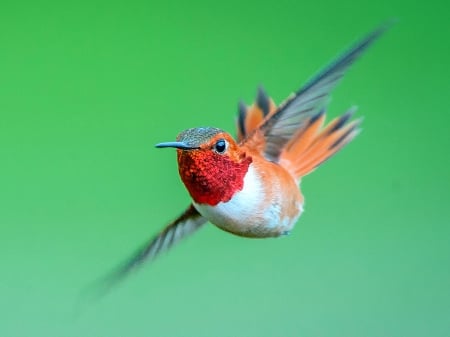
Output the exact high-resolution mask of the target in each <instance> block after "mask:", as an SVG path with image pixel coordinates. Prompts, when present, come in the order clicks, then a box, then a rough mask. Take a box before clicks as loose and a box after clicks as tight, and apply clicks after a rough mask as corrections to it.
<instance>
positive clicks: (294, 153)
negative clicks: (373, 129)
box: [279, 107, 362, 178]
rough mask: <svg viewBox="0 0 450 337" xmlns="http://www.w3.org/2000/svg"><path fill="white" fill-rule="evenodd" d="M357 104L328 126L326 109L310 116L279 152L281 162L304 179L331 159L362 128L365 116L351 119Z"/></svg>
mask: <svg viewBox="0 0 450 337" xmlns="http://www.w3.org/2000/svg"><path fill="white" fill-rule="evenodd" d="M355 111H356V107H353V108H351V109H350V110H349V111H348V112H346V113H345V114H344V115H342V116H340V117H337V118H336V119H334V120H332V121H331V122H330V123H328V124H327V125H326V126H325V127H323V124H324V122H325V110H322V111H321V112H319V113H318V114H317V115H315V116H313V117H311V118H310V120H309V121H308V123H305V126H304V127H303V128H301V129H300V130H298V131H297V133H296V134H294V136H293V137H292V139H291V140H290V141H289V143H288V144H287V145H286V147H285V148H284V149H283V151H282V153H281V155H280V161H279V163H280V165H282V166H284V167H285V168H286V169H288V170H289V171H290V172H291V173H292V174H293V175H294V176H295V177H296V178H301V177H303V176H305V175H307V174H309V173H311V172H312V171H314V169H315V168H317V167H318V166H319V165H320V164H322V163H323V162H325V161H326V160H327V159H329V158H331V157H332V156H333V155H334V154H335V153H337V152H338V151H339V150H341V149H342V148H343V147H344V146H345V145H347V144H348V143H349V142H350V141H351V140H352V139H353V138H355V137H356V135H358V133H359V132H360V131H361V129H360V128H359V126H360V124H361V121H362V119H361V118H360V119H357V120H354V121H352V122H349V121H350V119H351V117H352V116H353V114H354V112H355Z"/></svg>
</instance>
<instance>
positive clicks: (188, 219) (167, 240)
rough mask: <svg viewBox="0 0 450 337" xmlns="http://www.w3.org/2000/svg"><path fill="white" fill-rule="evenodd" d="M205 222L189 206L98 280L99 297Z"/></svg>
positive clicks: (192, 207)
mask: <svg viewBox="0 0 450 337" xmlns="http://www.w3.org/2000/svg"><path fill="white" fill-rule="evenodd" d="M206 222H207V220H206V219H205V218H204V217H203V216H201V215H200V213H198V212H197V210H196V209H195V208H194V206H192V205H190V206H189V207H188V209H187V210H186V211H185V212H184V213H183V214H182V215H181V216H179V217H178V218H177V219H176V220H174V221H173V222H172V223H171V224H169V225H168V226H167V227H165V228H164V229H163V230H162V231H161V232H160V233H159V234H157V235H156V236H154V237H153V238H152V239H150V241H149V242H148V243H147V244H145V245H144V247H142V248H141V249H140V250H139V251H138V252H137V253H135V254H134V255H132V256H131V258H129V259H128V260H127V261H126V262H125V263H124V264H123V265H121V266H119V268H117V269H116V270H115V271H113V272H112V273H111V274H109V275H107V276H106V277H105V278H103V279H102V280H100V283H99V284H98V285H100V287H96V288H97V290H99V295H101V294H103V293H106V292H107V291H108V290H109V289H110V288H111V287H112V286H113V285H115V284H117V283H118V282H119V281H121V280H122V279H124V278H125V277H126V276H127V275H128V274H130V272H132V271H134V270H135V269H137V268H138V267H140V266H141V265H142V264H144V263H149V262H151V261H153V260H154V259H156V258H157V257H158V256H159V255H160V254H161V253H163V252H165V251H167V250H168V249H170V248H171V247H172V246H173V245H175V244H176V243H177V242H178V241H180V240H181V239H184V238H185V237H187V236H189V235H190V234H192V233H194V232H195V231H196V230H197V229H199V228H200V227H202V226H203V225H204V224H205V223H206Z"/></svg>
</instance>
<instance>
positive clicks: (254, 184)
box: [194, 164, 302, 237]
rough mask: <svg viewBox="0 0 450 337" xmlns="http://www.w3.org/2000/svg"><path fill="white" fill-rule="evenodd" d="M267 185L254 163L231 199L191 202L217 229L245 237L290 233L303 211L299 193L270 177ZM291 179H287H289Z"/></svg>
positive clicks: (291, 186)
mask: <svg viewBox="0 0 450 337" xmlns="http://www.w3.org/2000/svg"><path fill="white" fill-rule="evenodd" d="M271 178H272V179H271V180H270V184H269V185H267V182H266V180H267V179H264V178H263V176H262V175H261V174H258V172H257V170H256V169H255V167H254V165H253V164H252V165H250V166H249V169H248V171H247V174H246V175H245V177H244V183H243V188H242V189H241V190H240V191H238V192H236V193H235V194H234V195H233V196H232V197H231V199H230V200H228V201H226V202H219V203H218V204H216V205H214V206H211V205H208V204H202V203H198V202H195V201H194V206H195V208H196V209H197V210H198V211H199V213H200V214H202V215H203V216H204V217H206V218H207V219H208V220H209V221H210V222H212V223H213V224H215V225H216V226H218V227H219V228H221V229H223V230H225V231H228V232H231V233H233V234H236V235H240V236H245V237H273V236H280V235H282V234H285V233H287V232H289V231H290V230H291V229H292V227H293V226H294V224H295V222H296V220H297V219H298V217H299V216H300V213H301V211H302V203H301V199H302V198H301V195H300V192H299V190H298V187H297V186H296V184H295V182H294V181H293V180H292V179H291V180H292V183H291V184H290V186H288V187H287V188H286V186H283V185H282V182H281V181H280V180H279V179H277V177H276V175H275V177H271ZM289 181H290V180H289Z"/></svg>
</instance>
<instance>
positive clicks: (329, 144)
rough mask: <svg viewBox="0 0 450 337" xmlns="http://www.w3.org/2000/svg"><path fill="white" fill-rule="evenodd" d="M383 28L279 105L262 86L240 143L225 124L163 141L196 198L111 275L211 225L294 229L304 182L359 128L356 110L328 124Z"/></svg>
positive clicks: (261, 232) (242, 118)
mask: <svg viewBox="0 0 450 337" xmlns="http://www.w3.org/2000/svg"><path fill="white" fill-rule="evenodd" d="M388 26H389V25H388V24H386V25H384V26H381V27H379V28H378V29H376V30H375V31H373V32H372V33H370V34H368V35H367V36H366V37H365V38H363V39H362V40H360V41H359V42H358V43H356V44H355V45H354V46H353V47H352V48H350V49H349V50H347V51H346V52H345V53H343V54H342V55H341V56H340V57H338V58H337V59H336V60H334V61H333V62H331V64H330V65H328V66H327V67H326V68H324V70H322V71H321V72H319V73H318V74H317V75H316V76H315V77H313V78H312V79H311V80H310V81H308V82H307V83H306V84H305V85H304V86H303V87H302V88H300V90H298V91H297V92H295V93H293V94H292V95H291V96H289V97H288V98H287V99H286V100H285V101H284V102H283V103H281V104H280V105H279V106H276V105H275V103H274V101H273V100H272V99H271V98H269V97H268V96H267V94H266V93H265V91H264V90H263V89H262V88H260V89H259V91H258V94H257V97H256V102H255V103H254V104H253V105H251V106H246V105H245V104H244V103H242V102H241V103H240V104H239V114H238V118H237V140H235V139H233V137H232V136H231V135H230V134H229V133H227V132H225V131H223V130H221V129H218V128H213V127H199V128H192V129H187V130H185V131H183V132H181V133H180V134H179V135H178V137H177V138H176V141H174V142H167V143H160V144H157V145H156V147H157V148H165V147H171V148H175V149H176V151H177V158H178V170H179V174H180V177H181V180H182V181H183V183H184V185H185V186H186V188H187V190H188V192H189V194H190V196H191V198H192V203H191V205H190V206H189V207H188V208H187V210H186V211H185V212H184V213H183V214H181V216H179V217H178V218H177V219H176V220H174V221H173V222H172V223H171V224H169V225H168V226H167V227H165V228H164V229H163V230H162V231H161V232H160V233H159V234H157V235H156V236H155V237H154V238H152V239H151V240H150V241H149V242H148V244H146V245H145V246H144V247H143V249H141V250H140V251H139V252H138V253H137V254H136V255H134V256H133V257H132V258H131V259H130V260H129V261H128V262H126V263H125V264H124V265H123V266H121V267H120V268H119V269H118V270H117V271H116V272H115V273H114V274H113V275H112V276H111V278H110V280H115V281H117V280H118V279H121V278H122V277H123V276H125V275H126V274H128V272H130V271H131V270H133V269H135V268H136V267H137V266H139V265H141V264H142V263H143V262H144V261H151V260H153V259H154V258H155V257H157V256H158V255H159V254H160V253H161V252H162V251H165V250H167V249H168V248H170V247H172V246H173V245H174V244H175V243H177V242H178V241H180V240H181V239H184V238H185V237H187V236H188V235H190V234H192V233H194V232H195V231H197V230H198V229H200V228H202V227H203V226H204V225H205V224H206V223H207V222H210V223H212V224H214V225H216V226H217V227H219V228H220V229H223V230H224V231H227V232H229V233H232V234H235V235H238V236H242V237H248V238H267V237H279V236H283V235H286V234H289V233H290V232H291V231H292V229H293V227H294V225H295V223H296V222H297V220H298V218H299V217H300V215H301V214H302V212H303V203H304V199H303V195H302V193H301V192H300V189H299V184H300V181H301V179H302V178H303V177H304V176H306V175H307V174H309V173H310V172H312V171H313V170H315V169H316V168H317V167H318V166H319V165H321V164H322V163H323V162H324V161H326V160H327V159H329V158H330V157H331V156H333V155H334V154H335V153H337V152H338V151H340V150H341V149H342V148H343V147H344V146H345V145H347V144H348V143H349V142H350V141H351V140H353V139H354V138H355V136H356V135H357V134H358V133H359V131H360V129H359V125H360V122H361V120H360V119H357V120H353V121H351V117H352V115H353V113H354V112H355V110H356V108H354V107H353V108H351V109H349V110H348V111H347V112H346V113H345V114H343V115H341V116H340V117H337V118H336V119H334V120H332V121H331V122H329V123H328V124H326V125H325V126H324V122H325V113H326V108H327V105H328V102H329V96H330V92H331V91H332V89H333V88H334V87H335V86H336V85H337V83H338V82H339V80H340V79H341V78H342V76H343V75H344V73H345V72H346V70H347V69H348V68H349V67H350V65H351V64H352V63H353V62H354V61H355V60H356V59H357V58H358V57H359V56H360V55H361V54H362V53H363V52H364V51H365V50H366V49H367V47H368V46H369V45H371V44H372V43H373V42H374V41H375V40H376V39H377V38H378V37H379V36H380V35H381V34H382V33H383V32H384V31H385V30H386V29H387V28H388Z"/></svg>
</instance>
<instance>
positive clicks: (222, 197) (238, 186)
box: [178, 150, 252, 206]
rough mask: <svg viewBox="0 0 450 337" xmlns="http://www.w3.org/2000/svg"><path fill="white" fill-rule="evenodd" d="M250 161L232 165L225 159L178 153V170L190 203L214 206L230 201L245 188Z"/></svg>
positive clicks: (215, 155)
mask: <svg viewBox="0 0 450 337" xmlns="http://www.w3.org/2000/svg"><path fill="white" fill-rule="evenodd" d="M251 162H252V158H251V157H243V158H242V159H241V160H240V161H234V160H232V159H231V158H229V157H228V156H227V155H220V154H216V153H213V152H203V151H182V150H178V170H179V172H180V176H181V179H182V180H183V183H184V185H185V186H186V188H187V189H188V191H189V193H190V195H191V197H192V199H194V201H195V202H196V203H199V204H208V205H210V206H215V205H217V204H218V203H219V202H227V201H229V200H230V199H231V198H232V197H233V195H234V194H235V193H236V192H238V191H241V190H242V188H243V187H244V177H245V174H246V173H247V171H248V167H249V165H250V164H251Z"/></svg>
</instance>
